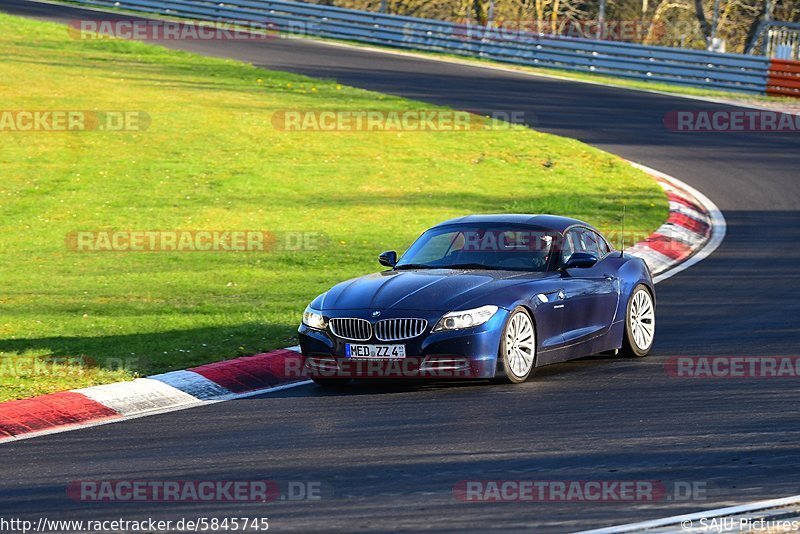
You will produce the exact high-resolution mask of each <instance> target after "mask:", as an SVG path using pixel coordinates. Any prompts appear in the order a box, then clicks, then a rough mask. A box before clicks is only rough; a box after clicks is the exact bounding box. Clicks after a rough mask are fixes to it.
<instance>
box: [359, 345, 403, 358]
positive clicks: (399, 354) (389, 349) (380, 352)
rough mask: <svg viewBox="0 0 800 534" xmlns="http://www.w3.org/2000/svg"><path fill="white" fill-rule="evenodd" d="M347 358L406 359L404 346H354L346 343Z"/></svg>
mask: <svg viewBox="0 0 800 534" xmlns="http://www.w3.org/2000/svg"><path fill="white" fill-rule="evenodd" d="M344 351H345V355H346V356H347V357H348V358H362V359H381V360H385V359H389V360H392V359H401V358H405V357H406V346H405V345H356V344H353V343H347V344H345V346H344Z"/></svg>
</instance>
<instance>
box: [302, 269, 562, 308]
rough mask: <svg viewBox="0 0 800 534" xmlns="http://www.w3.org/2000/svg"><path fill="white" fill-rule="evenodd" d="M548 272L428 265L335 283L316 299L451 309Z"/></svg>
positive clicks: (342, 304) (325, 304)
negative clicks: (417, 268)
mask: <svg viewBox="0 0 800 534" xmlns="http://www.w3.org/2000/svg"><path fill="white" fill-rule="evenodd" d="M549 274H551V273H529V272H519V271H483V270H480V271H478V270H475V271H463V270H452V269H430V270H418V271H416V270H412V271H384V272H382V273H376V274H370V275H367V276H362V277H360V278H354V279H352V280H348V281H347V282H342V283H341V284H338V285H336V286H334V287H333V288H332V289H331V290H330V291H328V292H327V293H326V294H325V295H322V296H321V298H320V299H318V300H317V301H316V302H317V303H318V305H319V306H320V307H321V308H322V311H334V310H364V309H372V310H386V309H397V310H430V311H451V310H457V309H467V308H469V307H477V306H482V305H485V304H495V305H497V306H501V307H502V306H504V305H506V306H507V305H510V304H509V303H503V302H497V301H496V300H497V298H500V295H501V293H503V292H502V291H500V290H501V289H503V288H507V287H508V286H513V285H519V284H525V283H529V282H532V281H535V280H539V279H541V278H543V277H545V276H548V275H549Z"/></svg>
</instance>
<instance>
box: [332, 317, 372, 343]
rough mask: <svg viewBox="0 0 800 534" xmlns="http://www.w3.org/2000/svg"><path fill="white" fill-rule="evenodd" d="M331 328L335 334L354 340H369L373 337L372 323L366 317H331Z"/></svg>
mask: <svg viewBox="0 0 800 534" xmlns="http://www.w3.org/2000/svg"><path fill="white" fill-rule="evenodd" d="M329 325H330V328H331V332H333V335H334V336H336V337H340V338H342V339H350V340H352V341H367V340H369V338H371V337H372V324H371V323H370V322H369V321H367V320H364V319H350V318H345V319H341V318H339V319H331V320H330V323H329Z"/></svg>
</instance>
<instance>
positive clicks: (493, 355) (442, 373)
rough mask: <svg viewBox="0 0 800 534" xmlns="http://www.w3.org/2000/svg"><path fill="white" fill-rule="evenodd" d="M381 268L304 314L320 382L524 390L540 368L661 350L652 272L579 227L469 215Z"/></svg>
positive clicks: (306, 356) (548, 219) (303, 337)
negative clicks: (405, 381) (462, 383)
mask: <svg viewBox="0 0 800 534" xmlns="http://www.w3.org/2000/svg"><path fill="white" fill-rule="evenodd" d="M379 261H380V263H381V264H382V265H384V266H386V267H388V268H389V269H388V270H385V271H383V272H380V273H376V274H371V275H366V276H362V277H359V278H355V279H353V280H349V281H346V282H342V283H340V284H338V285H336V286H334V287H333V288H331V289H330V290H329V291H327V292H326V293H324V294H322V295H320V296H318V297H317V298H316V299H314V300H313V302H311V304H309V306H308V308H306V310H305V312H304V313H303V321H302V324H301V325H300V328H299V338H300V348H301V352H302V354H303V361H304V363H303V368H304V372H306V373H307V374H308V375H309V376H310V377H311V378H312V379H313V380H314V381H315V382H317V383H319V384H323V385H335V384H342V383H345V382H347V381H349V380H350V379H352V378H375V377H390V378H399V377H414V378H492V379H498V380H501V381H506V382H512V383H520V382H524V381H525V380H526V379H527V378H528V377H529V376H530V375H531V373H532V372H533V371H534V369H535V368H536V367H540V366H543V365H547V364H550V363H556V362H561V361H564V360H570V359H573V358H579V357H582V356H587V355H589V354H596V353H600V352H607V351H613V352H615V353H616V351H617V350H620V349H621V350H622V351H624V352H625V353H626V354H628V355H632V356H645V355H647V353H648V352H650V348H651V347H652V345H653V339H654V336H655V290H654V286H653V281H652V278H651V276H650V271H649V269H648V268H647V265H646V264H645V263H644V261H643V260H642V259H640V258H637V257H634V256H630V255H626V254H624V253H622V252H619V251H616V250H614V248H613V247H612V246H611V245H610V244H609V243H608V241H607V240H606V239H605V238H604V237H603V236H602V235H601V234H600V232H598V231H597V230H596V229H594V228H593V227H592V226H590V225H588V224H586V223H584V222H581V221H579V220H576V219H570V218H566V217H557V216H553V215H470V216H467V217H461V218H458V219H453V220H450V221H446V222H443V223H441V224H439V225H437V226H434V227H433V228H431V229H430V230H428V231H426V232H425V233H423V234H422V235H421V236H420V237H419V238H418V239H417V240H416V241H415V242H414V244H412V245H411V247H410V248H409V249H408V250H407V251H406V252H405V254H403V256H402V257H401V258H399V259H398V257H397V254H396V253H395V252H394V251H389V252H384V253H383V254H381V255H380V258H379Z"/></svg>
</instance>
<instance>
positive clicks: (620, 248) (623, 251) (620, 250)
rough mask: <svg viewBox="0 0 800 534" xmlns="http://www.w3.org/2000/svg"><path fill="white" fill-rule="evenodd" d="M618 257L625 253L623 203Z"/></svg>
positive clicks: (623, 206)
mask: <svg viewBox="0 0 800 534" xmlns="http://www.w3.org/2000/svg"><path fill="white" fill-rule="evenodd" d="M619 237H620V241H621V243H620V247H619V257H620V258H621V257H623V256H624V255H625V204H623V205H622V233H621V234H620V236H619Z"/></svg>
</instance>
